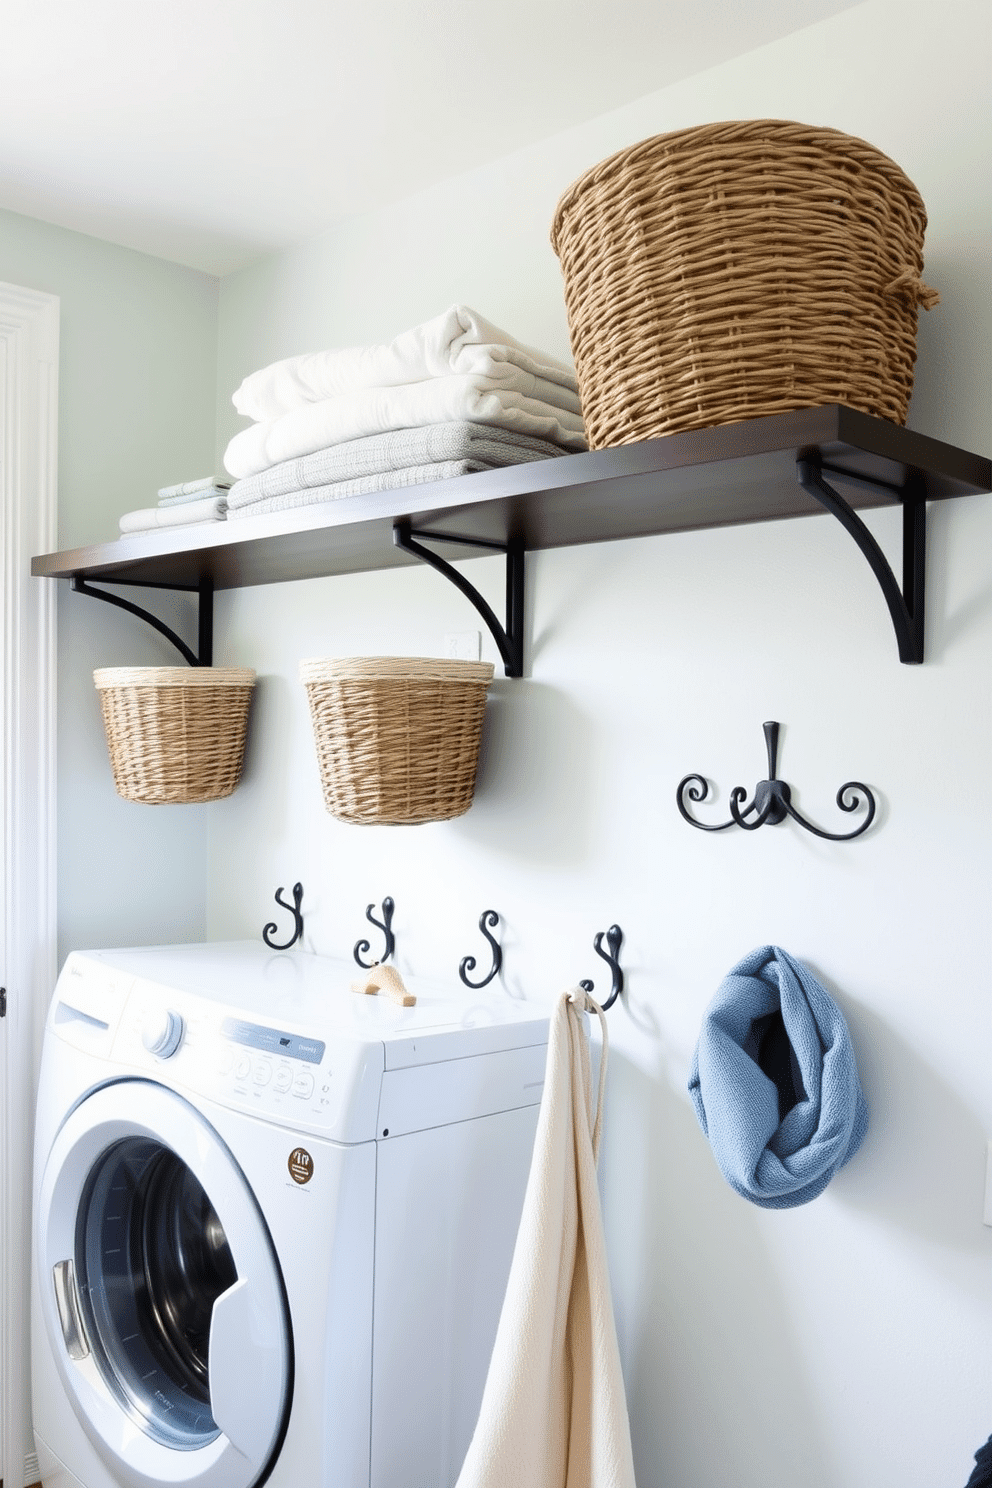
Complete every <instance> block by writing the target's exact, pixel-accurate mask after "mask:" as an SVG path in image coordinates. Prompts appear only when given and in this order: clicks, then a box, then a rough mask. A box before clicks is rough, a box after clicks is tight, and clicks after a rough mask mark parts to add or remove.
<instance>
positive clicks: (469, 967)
mask: <svg viewBox="0 0 992 1488" xmlns="http://www.w3.org/2000/svg"><path fill="white" fill-rule="evenodd" d="M498 924H499V915H498V914H497V913H496V911H495V910H494V909H487V910H486V911H485V912H484V913H483V914H481V915H480V916H479V929H480V930H481V931H482V933H483V935H484V936H485V937H486V939H487V940H488V942H489V944H490V945H491V946H492V952H493V964H492V969H491V970H490V972H489V975H488V976H484V977H483V978H482V981H481V982H470V981H469V979H468V972H470V971H474V970H475V968H476V964H477V963H476V959H475V957H474V956H463V957H462V959H461V962H460V964H459V967H458V975H459V976H460V977H461V979H462V981H463V982H464V983H465V985H466V987H471V988H472V989H473V990H474V991H478V989H479V988H480V987H487V986H488V985H489V983H490V982H491V981H492V979H493V977H494V976H495V975H496V973H497V972H498V971H499V969H500V967H501V966H502V965H503V947H502V946H501V945H500V943H499V941H498V940H495V939H494V938H493V936H492V935H490V933H489V930H488V929H487V928H486V927H487V925H488V926H489V927H490V928H491V929H493V930H495V928H496V926H497V925H498Z"/></svg>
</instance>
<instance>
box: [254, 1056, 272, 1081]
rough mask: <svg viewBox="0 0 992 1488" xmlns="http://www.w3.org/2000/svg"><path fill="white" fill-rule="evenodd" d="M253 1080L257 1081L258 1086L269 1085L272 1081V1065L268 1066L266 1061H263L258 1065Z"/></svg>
mask: <svg viewBox="0 0 992 1488" xmlns="http://www.w3.org/2000/svg"><path fill="white" fill-rule="evenodd" d="M252 1079H253V1080H254V1081H255V1084H256V1085H268V1083H269V1081H270V1080H271V1079H272V1066H271V1064H267V1063H266V1061H265V1060H264V1059H263V1060H261V1061H260V1062H259V1063H258V1064H256V1066H255V1068H254V1070H253V1072H252Z"/></svg>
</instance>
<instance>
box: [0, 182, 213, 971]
mask: <svg viewBox="0 0 992 1488" xmlns="http://www.w3.org/2000/svg"><path fill="white" fill-rule="evenodd" d="M0 279H2V280H6V281H8V282H10V283H13V284H22V285H25V286H27V287H28V288H30V289H40V290H47V291H49V292H50V293H52V294H57V295H58V296H59V298H60V312H61V315H60V319H61V346H60V379H59V380H60V387H59V548H60V549H68V548H73V547H76V546H83V545H85V544H89V543H93V542H102V541H106V540H109V539H112V538H114V537H116V536H117V521H118V517H119V516H120V514H121V512H123V511H128V510H132V509H133V508H135V507H139V506H150V505H154V503H155V500H156V494H155V493H156V492H157V490H158V488H159V487H160V486H163V485H166V484H168V483H171V482H173V481H176V480H185V479H190V478H193V477H195V476H198V475H205V474H208V473H209V472H211V471H212V469H213V443H214V418H213V401H214V384H215V377H216V348H217V281H216V280H215V279H213V278H211V277H210V276H208V275H205V274H199V273H196V272H194V271H193V270H190V269H185V268H180V267H179V266H177V265H175V264H170V263H165V262H164V261H163V260H161V259H156V258H151V257H149V256H148V255H146V254H142V253H134V252H132V251H131V250H129V249H126V248H119V247H117V246H115V245H113V244H109V243H104V242H100V241H99V240H97V239H96V238H90V237H87V236H86V235H85V234H83V233H75V232H68V231H66V230H65V229H63V228H58V227H53V226H51V225H49V224H47V223H43V222H38V221H35V220H34V219H32V218H28V217H22V216H19V215H18V214H16V213H13V212H0ZM36 582H37V583H52V582H54V581H53V580H50V579H38V580H37V581H36ZM117 592H123V593H124V594H125V595H126V596H127V597H129V598H132V599H135V600H136V601H137V602H138V603H143V602H144V601H143V600H142V597H141V595H140V594H138V593H136V592H135V591H134V590H125V591H117ZM58 598H59V652H58V665H59V698H58V704H59V769H58V801H59V939H60V959H61V957H62V956H64V955H65V954H66V952H68V951H69V950H71V949H72V948H73V947H75V946H97V945H123V944H128V945H133V944H147V943H148V942H154V941H168V940H174V939H177V938H183V937H188V938H190V939H197V938H199V937H201V936H202V935H203V931H204V899H205V886H204V879H205V866H204V858H205V842H206V808H204V807H202V806H174V807H165V806H163V807H156V808H151V807H144V806H136V805H134V804H132V803H131V802H127V801H122V800H121V799H120V797H119V796H118V795H117V794H116V793H115V791H114V785H113V779H112V777H111V774H110V765H109V762H108V759H107V748H106V743H105V741H104V736H103V729H102V724H101V723H100V705H99V700H98V697H97V693H96V690H95V688H94V686H93V669H94V668H95V667H98V666H132V665H133V666H144V665H147V666H173V665H175V664H176V663H177V662H179V657H178V653H177V652H175V651H174V650H173V649H172V648H171V647H170V646H169V644H168V642H166V641H165V640H164V639H162V638H161V637H159V636H158V635H157V634H156V633H155V632H154V631H152V630H150V629H149V628H148V627H146V626H145V625H143V624H142V623H141V622H140V621H138V620H135V619H133V618H131V617H130V616H126V615H124V614H123V613H122V612H121V611H119V610H116V609H112V608H111V607H110V606H109V605H105V604H101V603H100V602H99V601H97V600H93V599H88V598H84V597H83V596H81V595H76V594H72V593H71V592H70V591H69V587H68V584H67V583H62V582H60V583H59V585H58ZM147 607H148V608H150V609H153V610H155V611H156V612H157V613H159V614H161V615H163V616H164V617H166V618H167V619H168V618H170V617H171V620H172V622H173V623H175V624H176V626H177V628H178V629H180V630H183V631H184V633H186V634H192V635H194V636H195V633H196V631H195V616H194V615H193V614H192V612H191V609H190V606H189V604H188V603H187V602H186V601H185V600H183V599H180V600H177V601H175V602H173V601H172V600H171V599H170V598H169V597H168V596H166V595H158V596H151V597H148V599H147Z"/></svg>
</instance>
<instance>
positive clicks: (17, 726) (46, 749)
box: [0, 284, 59, 1488]
mask: <svg viewBox="0 0 992 1488" xmlns="http://www.w3.org/2000/svg"><path fill="white" fill-rule="evenodd" d="M58 352H59V301H58V297H57V296H56V295H51V294H43V293H40V292H38V291H35V290H30V289H21V288H19V287H18V286H17V285H13V284H0V583H2V596H0V645H2V650H0V675H2V683H3V686H2V694H3V702H2V726H3V759H2V772H0V773H2V795H0V836H2V843H3V850H2V856H0V894H2V903H3V911H2V913H3V939H2V944H0V984H2V985H3V986H4V987H6V989H7V1016H6V1018H5V1019H3V1020H2V1021H0V1087H2V1088H0V1102H2V1110H0V1427H2V1437H0V1441H2V1454H0V1476H2V1478H3V1483H4V1488H23V1484H24V1481H25V1476H24V1474H25V1454H30V1453H31V1448H32V1445H33V1444H32V1443H31V1438H30V1390H29V1379H30V1371H29V1368H28V1362H29V1342H30V1340H29V1331H30V1330H29V1308H28V1284H29V1275H30V1269H29V1256H30V1220H31V1146H32V1135H33V1127H34V1095H35V1085H36V1078H37V1069H38V1056H39V1052H40V1039H41V1030H42V1027H43V1024H44V1015H45V1010H46V1007H47V1003H48V999H49V997H50V996H51V992H52V988H53V987H54V985H55V974H56V927H55V585H54V584H53V583H52V582H51V581H50V580H47V579H33V578H32V577H31V558H32V556H33V555H34V554H36V553H44V552H50V551H51V550H52V549H53V548H54V547H55V532H56V498H57V453H58ZM30 1466H31V1464H30V1463H29V1467H30Z"/></svg>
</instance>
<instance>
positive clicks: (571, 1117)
mask: <svg viewBox="0 0 992 1488" xmlns="http://www.w3.org/2000/svg"><path fill="white" fill-rule="evenodd" d="M586 1008H588V1009H589V1010H590V1011H595V1012H597V1013H599V1017H600V1022H601V1023H602V1026H603V1053H602V1062H601V1065H600V1077H599V1091H598V1096H597V1101H596V1113H595V1120H594V1119H593V1109H592V1079H591V1072H590V1059H589V1042H588V1039H587V1038H586V1033H585V1029H584V1027H583V1022H582V1012H583V1010H584V1009H586ZM606 1044H607V1035H606V1019H605V1018H604V1017H603V1014H602V1011H601V1010H600V1008H599V1007H598V1006H597V1005H596V1003H594V1002H593V1000H592V998H589V997H587V995H586V993H585V992H584V991H583V989H582V988H581V987H576V988H574V989H573V990H572V991H571V992H565V993H563V994H562V997H561V998H560V1000H559V1002H558V1005H557V1007H556V1008H555V1010H554V1013H553V1014H552V1018H551V1027H550V1032H549V1038H548V1062H547V1072H546V1075H545V1083H544V1094H543V1097H542V1100H541V1110H540V1114H539V1117H538V1125H537V1136H536V1138H535V1142H534V1158H533V1162H532V1165H531V1170H530V1178H529V1179H528V1183H527V1193H526V1195H525V1198H524V1207H523V1214H522V1216H521V1220H520V1230H519V1233H518V1235H517V1243H516V1249H515V1250H514V1253H513V1264H512V1266H511V1268H510V1279H509V1282H508V1283H507V1289H506V1300H505V1301H504V1303H503V1312H502V1315H501V1317H500V1322H499V1329H498V1331H497V1334H496V1343H495V1346H494V1348H493V1356H492V1362H491V1363H490V1366H489V1377H488V1379H487V1381H486V1388H485V1393H484V1395H483V1399H482V1406H481V1408H480V1411H479V1420H478V1424H477V1425H476V1428H475V1435H474V1436H473V1438H472V1441H471V1444H470V1446H469V1449H468V1454H467V1456H466V1458H465V1462H464V1465H463V1467H462V1470H461V1473H460V1475H459V1478H458V1482H457V1484H456V1488H634V1465H633V1459H632V1456H631V1448H630V1426H629V1423H628V1419H627V1403H626V1398H625V1396H624V1387H623V1376H622V1374H621V1371H620V1352H619V1348H618V1346H617V1335H616V1327H615V1325H614V1321H613V1305H612V1301H611V1298H610V1279H609V1273H608V1270H607V1264H606V1247H605V1243H604V1238H603V1221H602V1214H601V1212H600V1206H599V1190H598V1188H597V1185H596V1160H597V1157H598V1155H599V1137H600V1130H601V1126H602V1107H603V1088H604V1077H605V1074H606Z"/></svg>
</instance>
